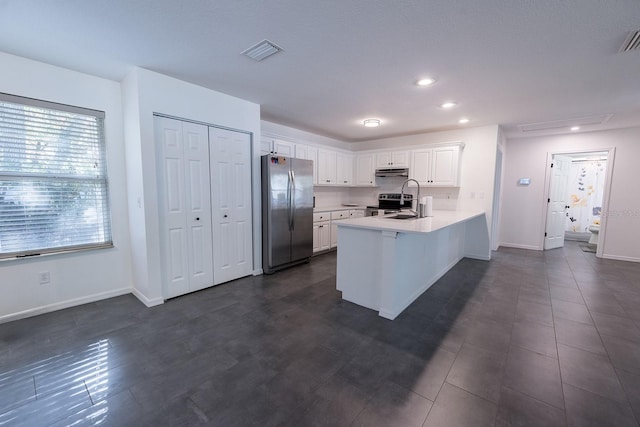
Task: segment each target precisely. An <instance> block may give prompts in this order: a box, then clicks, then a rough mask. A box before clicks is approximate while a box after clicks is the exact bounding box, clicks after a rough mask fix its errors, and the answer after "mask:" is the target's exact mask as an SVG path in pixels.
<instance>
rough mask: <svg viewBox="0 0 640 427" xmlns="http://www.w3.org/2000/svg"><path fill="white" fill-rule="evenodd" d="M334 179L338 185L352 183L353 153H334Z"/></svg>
mask: <svg viewBox="0 0 640 427" xmlns="http://www.w3.org/2000/svg"><path fill="white" fill-rule="evenodd" d="M336 169H337V171H336V178H337V179H336V181H337V184H338V185H353V155H352V154H347V153H336Z"/></svg>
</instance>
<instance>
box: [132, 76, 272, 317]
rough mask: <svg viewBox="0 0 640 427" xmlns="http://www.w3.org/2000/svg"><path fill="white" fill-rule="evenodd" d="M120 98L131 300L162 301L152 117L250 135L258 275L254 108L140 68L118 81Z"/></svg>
mask: <svg viewBox="0 0 640 427" xmlns="http://www.w3.org/2000/svg"><path fill="white" fill-rule="evenodd" d="M122 97H123V100H124V117H125V138H126V142H127V155H128V156H129V157H128V158H127V172H128V175H129V177H128V197H129V203H130V206H131V208H130V217H131V228H132V234H131V236H132V249H133V251H132V254H133V270H134V278H135V280H134V293H135V294H136V296H138V298H140V299H141V300H142V301H143V302H145V304H147V305H155V304H159V303H162V300H163V289H162V285H161V283H162V280H161V272H162V270H161V269H162V264H161V256H160V240H159V233H160V228H159V212H158V196H157V195H158V191H159V188H158V179H157V176H158V175H157V173H156V149H155V143H154V131H153V114H154V113H160V114H164V115H169V116H173V117H177V118H183V119H188V120H195V121H199V122H203V123H207V124H211V125H217V126H222V127H227V128H232V129H237V130H242V131H246V132H250V133H252V144H253V167H252V174H253V175H252V184H253V188H254V192H253V202H254V206H253V213H254V224H253V238H254V242H255V244H254V271H259V270H260V269H261V268H262V265H261V260H262V250H261V245H260V242H261V237H260V236H261V234H260V233H261V223H260V218H261V214H260V146H259V141H260V106H259V105H258V104H254V103H252V102H248V101H244V100H242V99H239V98H235V97H232V96H229V95H225V94H222V93H219V92H215V91H212V90H209V89H205V88H203V87H200V86H196V85H193V84H190V83H186V82H183V81H180V80H177V79H174V78H171V77H167V76H164V75H162V74H158V73H154V72H152V71H148V70H145V69H142V68H134V69H133V70H132V71H131V73H130V74H129V75H128V76H127V77H126V78H125V79H124V81H123V84H122Z"/></svg>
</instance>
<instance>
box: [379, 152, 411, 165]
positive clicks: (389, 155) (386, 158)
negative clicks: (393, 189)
mask: <svg viewBox="0 0 640 427" xmlns="http://www.w3.org/2000/svg"><path fill="white" fill-rule="evenodd" d="M408 167H409V152H408V151H386V152H383V153H377V154H376V169H379V168H408Z"/></svg>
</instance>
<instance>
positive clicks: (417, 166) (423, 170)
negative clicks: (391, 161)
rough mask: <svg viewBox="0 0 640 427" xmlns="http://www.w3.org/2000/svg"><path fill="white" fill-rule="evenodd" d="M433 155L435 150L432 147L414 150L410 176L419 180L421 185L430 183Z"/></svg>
mask: <svg viewBox="0 0 640 427" xmlns="http://www.w3.org/2000/svg"><path fill="white" fill-rule="evenodd" d="M432 157H433V151H432V150H431V149H425V150H414V151H412V152H411V166H410V167H409V177H410V178H413V179H415V180H416V181H418V182H419V183H420V185H429V181H431V161H432Z"/></svg>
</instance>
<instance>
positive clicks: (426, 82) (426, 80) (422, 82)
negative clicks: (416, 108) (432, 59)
mask: <svg viewBox="0 0 640 427" xmlns="http://www.w3.org/2000/svg"><path fill="white" fill-rule="evenodd" d="M435 82H436V79H434V78H433V77H425V78H424V79H420V80H418V81H417V82H416V84H417V85H418V86H430V85H432V84H434V83H435Z"/></svg>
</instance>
